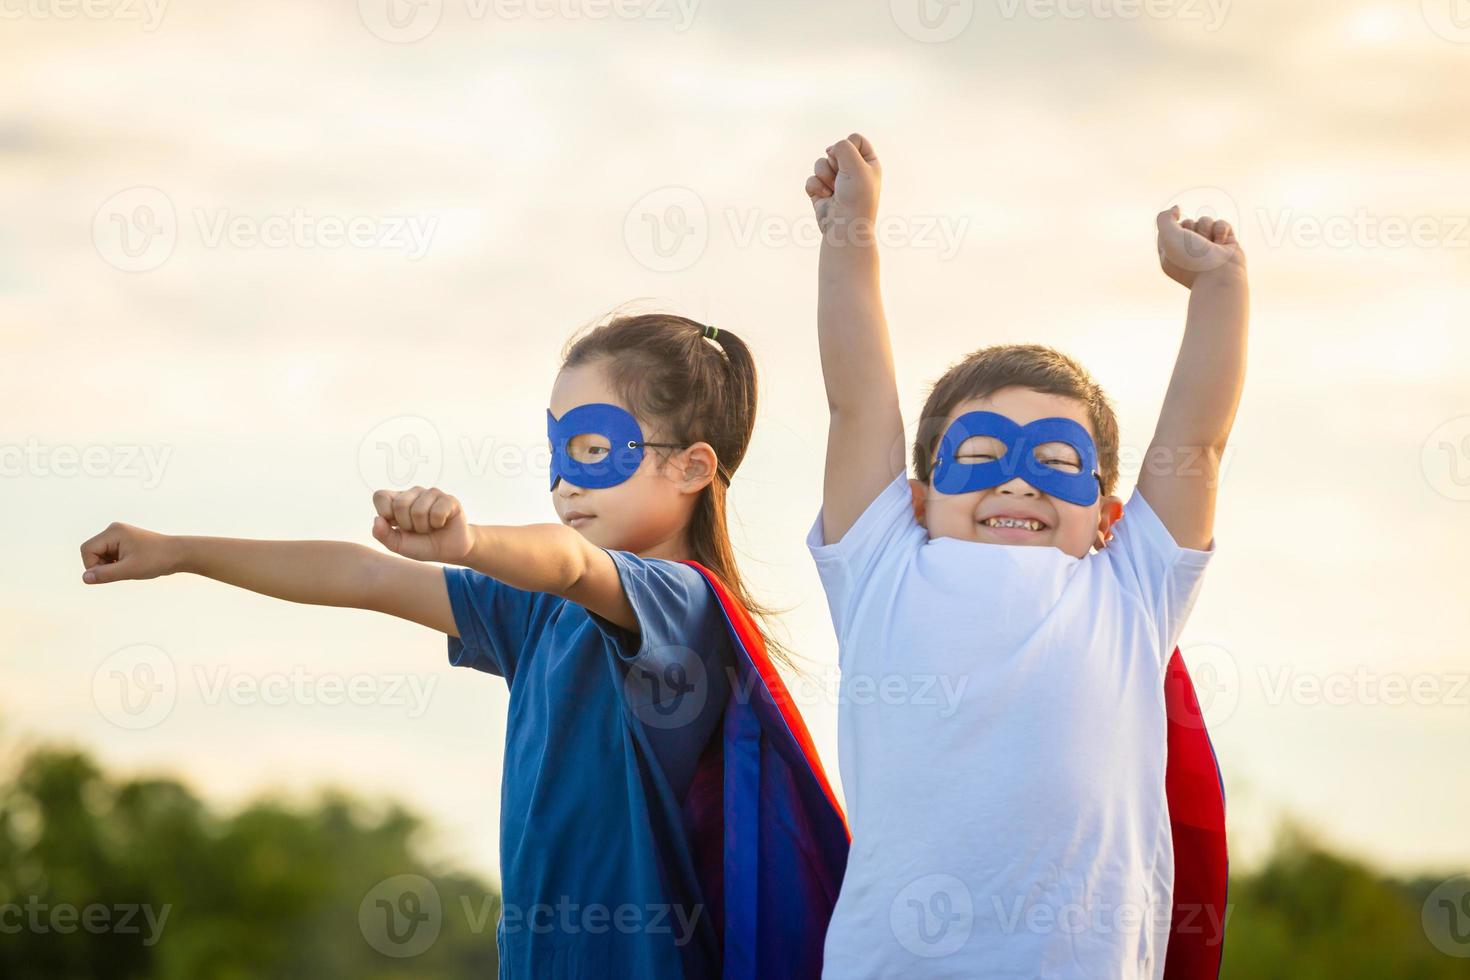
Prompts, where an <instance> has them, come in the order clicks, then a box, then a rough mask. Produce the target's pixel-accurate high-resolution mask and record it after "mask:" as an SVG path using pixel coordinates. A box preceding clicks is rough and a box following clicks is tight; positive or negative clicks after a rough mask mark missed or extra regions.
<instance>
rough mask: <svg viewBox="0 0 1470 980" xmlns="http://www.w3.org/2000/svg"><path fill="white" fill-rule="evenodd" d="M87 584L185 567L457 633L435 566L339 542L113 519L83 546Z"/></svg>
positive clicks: (283, 595)
mask: <svg viewBox="0 0 1470 980" xmlns="http://www.w3.org/2000/svg"><path fill="white" fill-rule="evenodd" d="M82 564H83V567H84V568H85V571H84V572H83V575H82V580H83V581H84V582H86V583H88V584H101V583H105V582H121V581H125V580H128V579H150V578H157V577H158V576H160V575H171V574H173V573H175V572H192V573H193V574H195V575H202V576H204V577H205V578H212V579H215V580H216V581H220V582H224V583H225V584H227V585H234V586H238V587H239V588H242V589H249V590H250V591H251V592H258V593H260V594H261V595H268V596H272V597H274V598H277V599H285V600H287V601H289V602H304V603H309V604H312V605H318V606H350V607H354V608H357V609H371V610H374V611H376V612H382V613H387V614H389V615H391V616H397V617H399V618H400V619H407V620H411V621H412V622H415V623H421V624H422V625H424V626H428V627H430V628H431V629H436V630H439V631H440V632H442V633H447V634H449V635H450V636H458V635H459V634H458V632H457V631H456V629H455V626H454V615H453V612H452V611H451V610H450V606H449V592H448V590H447V589H446V588H445V586H444V573H443V571H442V570H441V569H439V568H437V567H435V566H433V565H426V564H423V563H421V562H415V561H409V560H407V559H405V558H398V557H395V556H393V555H385V554H383V553H381V552H378V551H374V550H373V549H371V548H367V547H364V546H362V545H359V544H350V543H348V542H343V541H255V540H249V539H245V538H212V537H196V536H192V535H166V534H157V533H155V532H153V531H146V530H144V529H143V528H139V527H133V526H132V525H129V524H119V523H114V524H110V525H108V527H107V529H106V530H104V531H103V532H102V533H101V534H98V535H97V536H96V537H94V538H92V539H90V540H89V541H87V542H86V543H85V544H83V545H82Z"/></svg>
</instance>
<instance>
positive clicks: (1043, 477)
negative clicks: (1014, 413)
mask: <svg viewBox="0 0 1470 980" xmlns="http://www.w3.org/2000/svg"><path fill="white" fill-rule="evenodd" d="M975 436H989V437H990V438H992V439H995V440H996V441H998V442H1000V443H1001V444H1002V445H1004V446H1005V452H1004V453H1003V454H1001V456H1000V458H999V459H994V460H991V461H990V462H986V463H966V462H963V461H961V460H960V459H958V456H959V450H960V446H962V445H964V443H965V440H966V439H971V438H973V437H975ZM1049 442H1060V443H1063V444H1065V445H1068V446H1071V447H1072V448H1073V449H1074V450H1076V452H1077V458H1078V459H1079V460H1081V462H1082V466H1081V469H1080V472H1077V473H1073V472H1071V468H1070V467H1066V468H1062V467H1058V466H1053V465H1048V464H1046V463H1043V462H1042V461H1041V460H1039V459H1037V458H1036V448H1037V447H1038V446H1043V445H1045V444H1047V443H1049ZM1016 477H1020V478H1021V479H1022V480H1025V481H1026V482H1027V483H1029V484H1031V486H1033V487H1035V488H1036V489H1038V490H1040V491H1041V492H1042V493H1045V494H1049V495H1050V496H1053V497H1056V498H1057V499H1058V500H1065V501H1067V502H1068V503H1072V504H1077V505H1079V506H1082V507H1090V506H1091V505H1093V504H1094V503H1096V502H1097V496H1098V490H1099V488H1100V486H1101V479H1102V478H1101V477H1100V476H1099V475H1098V470H1097V446H1096V445H1094V444H1093V441H1092V436H1090V435H1088V434H1087V430H1086V429H1085V428H1083V427H1082V426H1081V425H1079V424H1078V423H1076V422H1074V421H1072V420H1071V419H1064V418H1048V419H1037V420H1036V421H1035V422H1030V423H1028V424H1026V425H1017V424H1016V423H1015V422H1012V421H1011V420H1010V419H1008V418H1006V417H1005V416H1004V415H997V414H996V413H995V412H967V413H966V414H964V415H961V416H960V417H959V418H957V419H955V420H954V421H953V422H952V423H950V426H949V428H948V429H947V430H945V433H944V438H943V439H941V440H940V442H939V457H938V459H936V460H935V461H934V489H935V490H937V491H939V492H940V493H944V494H959V493H970V492H972V491H975V490H988V489H990V488H991V487H998V486H1000V485H1001V484H1002V483H1008V482H1010V481H1011V480H1014V479H1015V478H1016Z"/></svg>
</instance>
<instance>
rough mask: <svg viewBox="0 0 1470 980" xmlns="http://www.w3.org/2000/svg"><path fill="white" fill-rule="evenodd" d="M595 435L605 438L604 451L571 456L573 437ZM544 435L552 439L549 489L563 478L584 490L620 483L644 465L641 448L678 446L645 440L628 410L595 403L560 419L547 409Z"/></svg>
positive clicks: (575, 409)
mask: <svg viewBox="0 0 1470 980" xmlns="http://www.w3.org/2000/svg"><path fill="white" fill-rule="evenodd" d="M586 435H597V436H601V437H602V438H604V439H606V440H607V446H608V448H607V449H606V451H605V452H604V451H600V450H599V452H597V453H592V454H586V455H587V457H588V458H586V459H581V460H579V459H576V458H574V457H573V456H572V452H571V445H572V440H573V439H575V438H576V437H577V436H586ZM546 436H547V438H548V439H550V440H551V489H553V490H555V489H556V485H557V484H558V483H560V482H561V481H562V480H566V481H567V482H568V483H571V484H574V485H576V486H579V487H581V488H582V489H584V490H605V489H606V488H608V487H615V486H617V485H618V484H619V483H623V482H624V481H626V480H627V479H628V478H629V477H630V476H632V475H633V474H634V473H636V472H638V467H639V466H641V465H642V464H643V449H644V447H645V446H652V447H654V448H659V449H679V448H681V447H680V446H676V445H674V444H672V443H667V442H644V441H643V429H642V428H641V427H640V426H639V425H638V420H637V419H636V418H634V417H633V415H632V413H631V412H628V411H626V410H625V409H621V408H619V407H618V406H616V405H608V404H605V403H602V402H595V403H593V404H590V405H578V406H577V407H576V408H574V409H571V410H570V411H568V412H567V413H566V414H565V415H563V416H562V417H561V418H559V419H558V418H556V417H555V416H553V415H552V414H551V409H549V408H548V409H547V410H546Z"/></svg>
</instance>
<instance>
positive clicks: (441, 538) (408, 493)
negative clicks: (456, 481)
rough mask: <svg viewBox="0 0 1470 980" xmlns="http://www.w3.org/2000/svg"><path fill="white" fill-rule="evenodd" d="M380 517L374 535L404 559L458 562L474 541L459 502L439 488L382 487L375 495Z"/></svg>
mask: <svg viewBox="0 0 1470 980" xmlns="http://www.w3.org/2000/svg"><path fill="white" fill-rule="evenodd" d="M373 506H374V507H375V508H377V511H378V516H377V517H375V518H373V537H375V538H377V539H378V540H379V541H380V542H382V544H383V547H385V548H387V549H388V550H389V551H395V552H397V553H398V554H400V555H402V556H403V557H405V558H413V559H416V560H418V561H442V562H448V563H450V564H457V563H459V562H461V561H463V560H464V558H465V556H466V555H468V554H469V553H470V545H471V544H472V543H473V542H474V537H473V535H471V534H470V525H469V522H468V521H467V520H465V516H464V508H462V507H460V505H459V501H458V500H456V499H455V498H454V497H451V496H450V495H449V494H447V493H445V492H444V491H442V490H440V489H438V488H437V487H435V488H432V489H429V490H425V489H424V488H423V487H412V488H410V489H408V490H379V491H377V492H376V493H374V494H373Z"/></svg>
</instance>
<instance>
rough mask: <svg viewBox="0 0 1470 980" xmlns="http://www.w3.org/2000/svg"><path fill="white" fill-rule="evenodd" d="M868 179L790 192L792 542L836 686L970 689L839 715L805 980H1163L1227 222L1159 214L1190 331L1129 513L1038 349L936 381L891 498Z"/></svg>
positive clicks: (1083, 377)
mask: <svg viewBox="0 0 1470 980" xmlns="http://www.w3.org/2000/svg"><path fill="white" fill-rule="evenodd" d="M880 179H881V168H880V166H879V163H878V158H877V155H876V154H875V153H874V151H873V148H872V146H871V144H869V143H868V141H867V140H865V139H864V138H863V137H861V136H857V135H854V136H852V137H850V138H848V139H846V140H840V141H839V142H837V143H836V144H834V145H833V146H832V147H829V148H828V150H827V154H826V156H825V157H824V158H822V159H820V160H818V161H817V163H816V167H815V173H814V175H813V176H812V177H811V178H809V179H808V181H807V187H806V189H807V193H808V194H809V196H810V197H811V199H812V203H813V206H814V208H815V210H816V214H817V220H818V223H819V224H820V226H821V228H822V231H823V245H822V252H821V259H820V271H819V281H820V285H819V297H818V314H817V318H818V334H819V338H820V347H821V356H822V369H823V373H824V375H825V379H826V385H827V396H828V403H829V406H830V411H831V425H830V429H829V434H828V448H827V464H826V475H825V485H824V489H823V497H822V511H821V514H820V516H819V517H818V519H817V521H816V523H815V525H814V526H813V528H812V530H811V534H810V536H809V538H808V544H809V546H810V548H811V551H812V554H813V557H814V558H815V560H816V562H817V566H818V570H819V572H820V574H821V578H822V583H823V587H824V588H825V590H826V592H827V598H828V603H829V605H830V607H831V611H832V618H833V622H834V625H835V626H836V630H837V637H838V645H839V659H840V662H841V667H842V671H843V678H844V681H843V686H844V690H847V689H849V685H855V684H862V685H863V686H864V687H865V688H866V689H868V690H873V689H877V690H888V691H890V692H892V691H893V690H896V689H897V688H895V687H894V686H893V683H892V682H893V680H894V679H895V678H896V679H897V680H899V681H904V682H905V684H902V685H899V686H900V687H902V688H903V689H905V690H909V691H916V690H919V689H921V688H920V687H919V685H920V684H922V683H923V682H924V681H925V679H926V678H928V679H938V680H940V681H942V682H943V683H944V684H946V685H947V687H945V689H947V690H950V691H962V692H963V693H962V694H961V695H960V696H959V698H958V700H957V702H955V703H945V704H944V705H942V707H941V708H936V707H931V706H930V705H931V704H932V703H933V701H932V699H920V698H918V697H914V698H912V699H910V701H909V703H898V702H900V701H902V700H903V699H902V698H893V697H883V698H871V697H867V698H857V697H852V698H848V697H844V698H843V702H842V705H841V707H840V709H839V723H838V727H839V759H840V765H841V771H842V780H843V785H844V787H845V789H846V796H847V803H848V807H849V817H850V824H851V827H852V831H853V842H852V852H851V855H850V858H849V864H848V868H847V873H846V877H845V878H844V880H843V885H842V891H841V894H840V896H839V898H838V902H837V907H836V910H835V912H834V914H833V918H832V924H831V927H830V929H829V931H828V934H827V941H826V950H825V964H826V965H825V975H826V976H830V977H842V978H850V977H918V976H923V977H964V978H977V977H1027V978H1030V977H1038V976H1040V977H1048V978H1050V977H1075V978H1084V980H1099V978H1104V977H1109V978H1111V977H1160V976H1162V975H1163V969H1164V957H1165V947H1166V944H1167V939H1168V929H1169V919H1170V908H1171V893H1172V889H1173V883H1174V852H1173V847H1172V842H1171V836H1170V813H1169V806H1168V800H1167V799H1166V795H1165V778H1164V777H1165V764H1166V751H1165V745H1166V728H1167V723H1168V718H1167V717H1166V708H1165V698H1164V676H1165V669H1166V665H1167V664H1168V663H1169V658H1170V653H1171V651H1173V649H1174V646H1175V643H1176V641H1177V639H1178V636H1179V633H1180V631H1181V630H1182V628H1183V626H1184V622H1185V619H1186V618H1187V616H1188V614H1189V611H1190V608H1191V607H1192V605H1193V603H1194V600H1195V596H1196V594H1197V592H1198V589H1199V585H1200V581H1201V577H1202V575H1203V572H1204V569H1205V566H1206V565H1207V564H1208V562H1209V559H1210V557H1211V555H1212V554H1213V553H1214V536H1213V530H1212V528H1213V517H1214V501H1215V485H1216V477H1217V475H1218V471H1219V462H1220V458H1221V455H1222V453H1223V451H1224V448H1225V443H1226V439H1227V437H1228V435H1229V433H1230V428H1231V425H1232V422H1233V420H1234V416H1235V410H1236V407H1237V405H1238V403H1239V398H1240V389H1241V384H1242V380H1243V375H1244V368H1245V349H1246V322H1247V287H1246V274H1245V260H1244V256H1243V254H1242V252H1241V249H1240V247H1239V245H1238V243H1237V241H1236V239H1235V235H1234V232H1233V230H1232V229H1231V228H1230V227H1229V225H1228V224H1226V223H1225V222H1220V221H1212V220H1210V219H1208V218H1202V219H1200V220H1199V221H1197V222H1194V221H1183V222H1181V221H1180V220H1179V213H1178V210H1177V209H1174V210H1172V211H1169V212H1165V213H1164V214H1161V215H1159V218H1158V227H1159V258H1160V262H1161V264H1162V266H1163V269H1164V271H1165V272H1166V273H1167V274H1168V275H1169V276H1170V277H1171V278H1173V279H1175V280H1176V281H1178V282H1180V283H1181V284H1182V285H1184V286H1186V287H1188V288H1189V289H1190V290H1191V298H1190V304H1189V317H1188V322H1187V324H1186V328H1185V336H1184V340H1183V344H1182V347H1181V350H1180V353H1179V358H1178V361H1177V363H1176V365H1175V370H1174V377H1173V380H1172V382H1171V384H1170V386H1169V390H1168V395H1167V397H1166V399H1165V403H1164V409H1163V413H1162V415H1161V417H1160V420H1159V423H1158V428H1157V430H1156V432H1155V434H1154V439H1153V445H1152V446H1151V448H1150V452H1149V455H1148V457H1147V459H1148V465H1147V466H1146V467H1145V468H1144V472H1143V473H1142V474H1141V475H1140V477H1139V480H1138V486H1137V488H1136V490H1135V491H1134V493H1133V495H1132V497H1131V498H1130V499H1129V501H1128V503H1127V504H1126V505H1124V504H1123V502H1122V501H1121V500H1120V498H1118V497H1117V496H1114V495H1113V491H1114V488H1115V486H1116V483H1117V479H1118V429H1117V422H1116V419H1115V417H1114V415H1113V412H1112V409H1111V407H1110V406H1109V404H1108V402H1107V399H1106V397H1105V396H1104V394H1103V392H1102V390H1101V389H1100V388H1099V387H1098V386H1097V384H1096V383H1095V382H1093V381H1092V379H1091V378H1090V377H1089V376H1088V375H1087V373H1086V372H1085V371H1084V370H1083V369H1082V368H1081V367H1080V366H1079V365H1078V364H1077V363H1076V362H1074V361H1072V360H1071V359H1070V358H1068V357H1066V356H1065V355H1062V354H1060V353H1058V352H1056V351H1053V350H1050V349H1048V348H1044V347H1039V346H1035V345H1015V346H1007V347H991V348H985V349H982V350H980V351H978V352H976V353H974V354H972V355H970V356H969V357H968V358H966V359H965V360H964V361H962V362H960V363H959V364H958V365H956V366H954V367H953V368H951V369H950V371H949V372H948V373H947V374H946V375H945V376H944V377H943V378H941V379H940V381H939V382H938V383H937V384H936V385H935V387H934V390H933V392H932V393H931V395H930V396H929V399H928V403H927V404H926V405H925V407H924V413H923V418H922V419H921V421H920V425H919V428H918V434H917V439H916V440H915V443H914V447H913V462H914V469H915V474H916V476H917V477H918V479H915V480H912V481H908V480H906V479H905V472H904V461H903V440H904V428H903V421H902V418H901V415H900V412H899V406H898V396H897V388H896V384H895V381H894V371H893V362H892V355H891V352H890V349H889V343H888V334H887V327H886V324H885V321H884V315H883V307H882V300H881V296H880V292H879V285H878V259H877V252H876V249H875V247H874V245H873V237H874V236H873V234H872V230H873V225H874V221H875V219H876V216H877V204H878V192H879V183H880ZM1161 464H1162V465H1161ZM1093 548H1096V549H1098V550H1097V552H1096V553H1092V549H1093ZM854 689H855V688H854Z"/></svg>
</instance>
